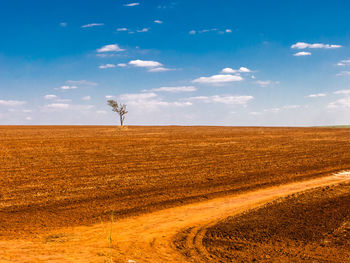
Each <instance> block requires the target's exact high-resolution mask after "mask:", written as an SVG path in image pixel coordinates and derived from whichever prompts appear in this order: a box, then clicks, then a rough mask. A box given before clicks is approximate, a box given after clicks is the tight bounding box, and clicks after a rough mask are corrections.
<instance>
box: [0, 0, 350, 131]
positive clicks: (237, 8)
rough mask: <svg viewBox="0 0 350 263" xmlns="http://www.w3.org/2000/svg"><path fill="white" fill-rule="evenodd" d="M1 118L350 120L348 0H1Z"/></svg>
mask: <svg viewBox="0 0 350 263" xmlns="http://www.w3.org/2000/svg"><path fill="white" fill-rule="evenodd" d="M0 35H1V41H0V124H3V125H5V124H115V123H117V121H118V118H117V116H116V115H115V114H114V113H113V112H111V110H110V109H109V108H108V106H107V104H106V100H107V99H109V98H113V99H116V100H118V101H121V102H123V103H125V104H127V106H128V110H129V114H128V115H127V118H126V124H129V125H137V124H140V125H167V124H180V125H201V124H203V125H250V126H256V125H265V126H313V125H335V124H349V123H350V114H349V113H350V52H349V51H350V2H348V1H298V0H296V1H280V0H279V1H272V0H271V1H269V0H266V1H232V0H231V1H229V0H216V1H209V0H202V1H199V0H198V1H193V0H192V1H191V0H187V1H184V0H178V1H167V0H163V1H160V0H159V1H150V0H144V1H137V0H133V1H118V0H113V1H112V0H110V1H104V0H100V1H87V0H85V1H80V0H76V1H64V0H61V1H58V0H57V1H56V0H52V1H45V0H41V1H39V0H31V1H24V0H17V1H16V0H13V1H2V3H1V8H0Z"/></svg>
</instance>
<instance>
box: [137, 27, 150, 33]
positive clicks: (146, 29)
mask: <svg viewBox="0 0 350 263" xmlns="http://www.w3.org/2000/svg"><path fill="white" fill-rule="evenodd" d="M148 31H149V28H142V29H140V30H136V32H139V33H143V32H148Z"/></svg>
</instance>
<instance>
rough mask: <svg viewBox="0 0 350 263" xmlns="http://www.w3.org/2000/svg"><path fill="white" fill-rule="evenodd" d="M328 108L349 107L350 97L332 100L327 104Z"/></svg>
mask: <svg viewBox="0 0 350 263" xmlns="http://www.w3.org/2000/svg"><path fill="white" fill-rule="evenodd" d="M327 108H328V109H338V108H345V109H348V108H350V97H347V98H343V99H339V100H336V101H333V102H331V103H329V104H328V105H327Z"/></svg>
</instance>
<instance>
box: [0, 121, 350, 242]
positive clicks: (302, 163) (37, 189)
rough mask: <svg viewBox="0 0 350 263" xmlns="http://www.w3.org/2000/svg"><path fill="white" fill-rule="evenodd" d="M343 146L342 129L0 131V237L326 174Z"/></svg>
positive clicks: (347, 163) (348, 163)
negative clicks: (112, 213)
mask: <svg viewBox="0 0 350 263" xmlns="http://www.w3.org/2000/svg"><path fill="white" fill-rule="evenodd" d="M349 149H350V132H349V130H347V129H319V128H314V129H313V128H231V127H129V128H128V129H127V130H123V131H118V130H117V129H116V128H114V127H86V126H85V127H84V126H82V127H79V126H76V127H74V126H73V127H72V126H71V127H68V126H57V127H56V126H40V127H37V126H36V127H33V126H32V127H30V126H23V127H21V126H17V127H16V126H13V127H0V163H1V166H0V175H1V176H0V218H1V220H0V235H1V236H13V235H16V236H18V235H26V234H32V233H37V232H40V231H42V230H48V229H51V228H55V227H62V226H63V227H64V226H75V225H86V224H92V223H96V222H100V217H102V220H108V219H109V216H110V214H111V212H112V211H114V214H115V216H116V217H120V216H126V215H130V214H138V213H144V212H150V211H153V210H157V209H160V208H165V207H171V206H177V205H180V204H184V203H189V202H194V201H200V200H205V199H208V198H212V197H215V196H223V195H226V194H230V193H237V192H242V191H248V190H253V189H257V188H261V187H266V186H272V185H278V184H282V183H286V182H291V181H296V180H303V179H307V178H311V177H317V176H322V175H329V174H330V173H331V172H336V171H339V170H343V169H347V168H350V151H349Z"/></svg>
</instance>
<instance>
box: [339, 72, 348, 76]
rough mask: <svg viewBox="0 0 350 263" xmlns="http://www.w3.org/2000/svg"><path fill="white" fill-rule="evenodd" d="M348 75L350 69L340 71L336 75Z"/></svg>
mask: <svg viewBox="0 0 350 263" xmlns="http://www.w3.org/2000/svg"><path fill="white" fill-rule="evenodd" d="M349 75H350V71H342V72H340V73H338V74H337V76H349Z"/></svg>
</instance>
